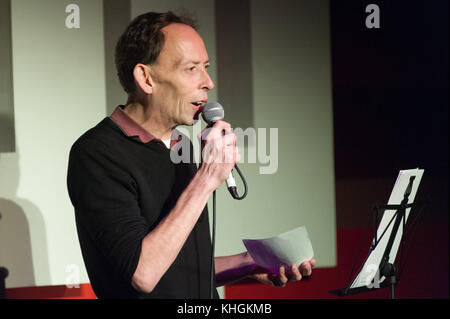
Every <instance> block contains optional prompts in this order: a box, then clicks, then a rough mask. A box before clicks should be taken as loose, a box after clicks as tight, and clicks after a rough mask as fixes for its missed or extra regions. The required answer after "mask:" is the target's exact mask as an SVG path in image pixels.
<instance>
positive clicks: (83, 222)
mask: <svg viewBox="0 0 450 319" xmlns="http://www.w3.org/2000/svg"><path fill="white" fill-rule="evenodd" d="M170 152H171V150H169V149H167V148H166V147H165V145H164V144H163V143H162V142H161V141H159V140H156V139H155V140H152V141H150V142H148V143H142V142H140V141H139V140H137V139H134V138H133V137H129V136H127V135H126V134H124V133H123V132H122V131H121V129H120V128H119V127H118V126H117V125H116V124H115V123H114V122H113V121H112V120H111V119H110V118H108V117H107V118H105V119H104V120H103V121H101V122H100V123H99V124H98V125H97V126H95V127H94V128H92V129H90V130H89V131H87V132H86V133H85V134H83V135H82V136H81V137H80V138H79V139H78V140H77V141H76V142H75V143H74V145H73V146H72V149H71V152H70V158H69V169H68V177H67V185H68V190H69V196H70V199H71V201H72V204H73V206H74V207H75V219H76V225H77V231H78V238H79V241H80V246H81V251H82V254H83V259H84V263H85V266H86V269H87V272H88V276H89V279H90V281H91V284H92V287H93V289H94V292H95V293H96V295H97V297H99V298H208V297H209V289H210V288H209V287H210V279H209V278H210V256H211V239H210V233H209V222H208V211H207V207H206V206H205V208H204V210H203V213H202V214H201V216H200V218H199V220H198V221H197V223H196V225H195V227H194V229H193V230H192V232H191V233H190V235H189V237H188V239H187V240H186V242H185V244H184V246H183V248H182V249H181V251H180V253H179V254H178V256H177V258H176V259H175V261H174V262H173V264H172V265H171V266H170V267H169V269H168V271H167V272H166V273H165V274H164V275H163V277H162V278H161V280H160V281H159V283H158V284H157V285H156V287H155V288H154V290H153V291H152V292H151V293H150V294H139V293H138V292H137V291H136V290H134V289H133V287H132V286H131V280H132V277H133V274H134V272H135V270H136V267H137V264H138V261H139V256H140V253H141V242H142V239H143V238H144V237H145V236H146V235H147V234H148V233H149V232H150V231H152V230H153V229H154V228H155V227H156V226H157V225H158V223H159V222H160V221H161V220H162V218H164V216H165V215H167V214H168V213H169V212H170V210H171V209H172V208H173V207H174V205H175V203H176V201H177V199H178V198H179V196H180V195H181V193H182V192H183V190H184V189H185V188H186V186H187V185H188V184H189V182H190V180H191V179H192V177H193V176H194V175H195V173H196V171H197V166H196V164H195V163H194V161H193V160H192V156H191V163H179V164H174V163H172V161H171V160H170ZM192 153H193V150H192V144H191V155H192ZM215 296H216V298H217V297H218V295H217V291H215Z"/></svg>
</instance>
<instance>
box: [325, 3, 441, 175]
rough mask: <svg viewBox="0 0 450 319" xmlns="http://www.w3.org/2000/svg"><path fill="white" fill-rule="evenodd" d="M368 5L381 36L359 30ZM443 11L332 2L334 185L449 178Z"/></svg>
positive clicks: (425, 6)
mask: <svg viewBox="0 0 450 319" xmlns="http://www.w3.org/2000/svg"><path fill="white" fill-rule="evenodd" d="M370 3H376V4H378V6H379V8H380V13H381V14H380V18H381V19H380V20H381V25H380V29H368V28H366V26H365V23H364V21H365V20H364V19H363V18H364V16H363V14H362V13H364V12H365V8H366V6H367V5H368V4H370ZM448 4H449V2H448V1H446V0H432V1H399V0H390V1H348V0H347V1H346V0H334V1H331V2H330V5H331V8H330V9H331V38H332V65H333V72H332V74H333V102H334V103H333V107H334V125H335V126H334V134H335V140H334V142H335V160H336V178H341V177H350V176H351V177H375V176H378V177H379V176H393V175H395V174H396V173H397V172H398V170H399V169H405V168H416V167H420V168H424V169H425V170H426V175H433V176H435V175H438V176H448V166H449V165H448V163H449V157H448V153H449V152H448V150H449V139H448V136H449V134H448V133H449V132H448V130H449V129H448V127H449V126H448V124H449V113H448V110H449V103H448V87H449V80H448V79H449V78H448V71H449V64H448V60H449V52H448V9H449V8H448ZM367 15H369V13H366V16H367Z"/></svg>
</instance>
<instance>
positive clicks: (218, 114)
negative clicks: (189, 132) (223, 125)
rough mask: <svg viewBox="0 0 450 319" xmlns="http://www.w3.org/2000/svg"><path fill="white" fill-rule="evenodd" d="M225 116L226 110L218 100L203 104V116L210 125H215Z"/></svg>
mask: <svg viewBox="0 0 450 319" xmlns="http://www.w3.org/2000/svg"><path fill="white" fill-rule="evenodd" d="M224 116H225V111H224V110H223V107H222V105H220V103H218V102H208V103H206V104H205V105H203V108H202V117H203V119H204V120H205V122H206V123H208V125H213V124H214V123H216V121H218V120H222V119H223V118H224Z"/></svg>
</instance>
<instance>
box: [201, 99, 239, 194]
mask: <svg viewBox="0 0 450 319" xmlns="http://www.w3.org/2000/svg"><path fill="white" fill-rule="evenodd" d="M224 116H225V111H224V110H223V107H222V105H220V103H218V102H208V103H206V104H205V105H203V108H202V117H203V120H205V122H206V123H207V124H208V127H211V126H213V125H214V123H216V121H219V120H222V119H223V118H224ZM234 167H235V168H236V170H237V171H238V173H239V175H241V177H242V180H243V182H244V185H245V193H244V195H243V196H242V197H239V195H238V193H237V190H236V181H235V180H234V177H233V170H231V172H230V175H228V178H227V180H226V183H227V187H228V191H229V192H230V194H231V196H232V197H233V198H234V199H243V198H244V197H245V196H246V195H247V184H246V183H245V179H244V177H243V176H242V173H241V172H240V170H239V168H238V167H237V165H234Z"/></svg>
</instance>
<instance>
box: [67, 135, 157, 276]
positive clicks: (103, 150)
mask: <svg viewBox="0 0 450 319" xmlns="http://www.w3.org/2000/svg"><path fill="white" fill-rule="evenodd" d="M120 155H121V154H111V151H110V148H108V147H107V146H106V145H104V144H103V143H101V142H98V141H95V140H83V141H82V142H80V141H78V142H76V143H75V144H74V146H73V147H72V149H71V152H70V157H69V168H68V176H67V186H68V191H69V196H70V199H71V201H72V204H73V206H74V207H75V215H76V220H77V227H82V228H83V231H84V233H83V235H84V236H87V237H88V239H85V238H81V237H80V238H79V239H80V244H81V248H82V249H92V247H83V241H85V240H88V241H89V242H90V243H93V245H95V251H99V252H100V253H101V254H102V259H103V260H106V263H107V264H108V265H109V266H110V267H112V269H113V270H114V272H115V273H116V274H117V275H118V276H120V277H121V279H122V280H124V282H126V283H131V280H132V276H133V274H134V272H135V270H136V267H137V264H138V261H139V256H140V252H141V242H142V239H143V238H144V237H145V236H146V235H147V233H148V231H149V225H148V224H147V222H146V220H145V219H144V217H142V215H141V213H140V208H139V204H138V200H137V192H136V187H137V186H136V184H135V182H134V179H133V178H132V177H131V175H130V174H129V173H128V172H127V170H126V166H125V167H124V165H126V162H125V161H124V160H121V159H120ZM83 253H84V252H83ZM84 255H85V254H84ZM86 255H88V254H86ZM85 262H86V261H85Z"/></svg>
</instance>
